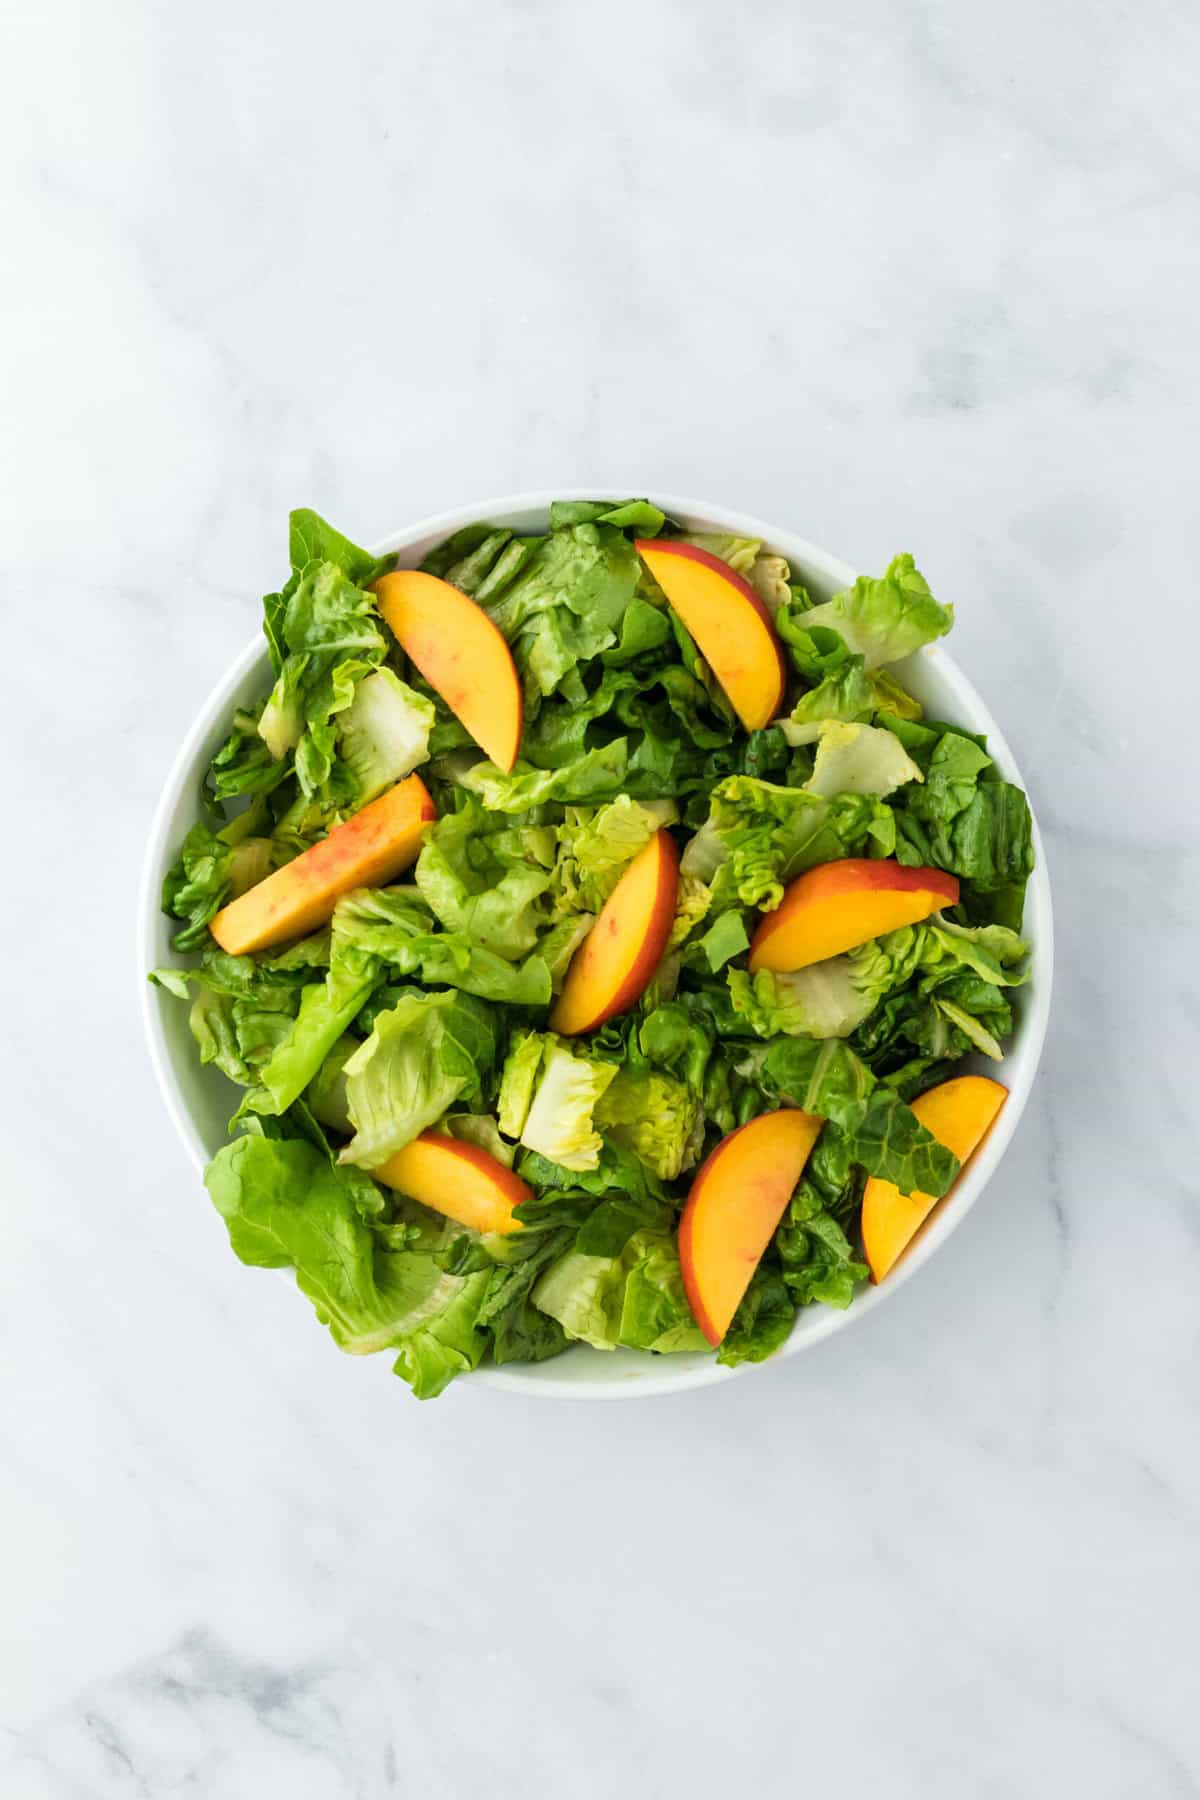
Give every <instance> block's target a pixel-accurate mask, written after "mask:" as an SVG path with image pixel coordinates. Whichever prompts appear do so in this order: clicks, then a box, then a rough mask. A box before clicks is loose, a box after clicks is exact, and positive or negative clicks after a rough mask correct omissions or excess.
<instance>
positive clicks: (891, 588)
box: [803, 555, 954, 669]
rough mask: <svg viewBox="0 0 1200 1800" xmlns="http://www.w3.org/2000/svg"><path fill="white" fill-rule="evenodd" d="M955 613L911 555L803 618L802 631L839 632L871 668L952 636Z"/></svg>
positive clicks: (863, 578) (866, 577)
mask: <svg viewBox="0 0 1200 1800" xmlns="http://www.w3.org/2000/svg"><path fill="white" fill-rule="evenodd" d="M953 623H954V608H953V607H952V606H940V605H939V604H938V602H937V601H936V600H935V599H934V598H933V595H932V594H931V593H930V591H929V586H928V583H927V582H926V580H925V578H924V576H923V575H921V574H920V572H919V571H918V569H917V567H916V565H915V563H914V562H913V559H912V557H911V556H908V555H903V556H897V557H894V558H893V559H892V561H891V562H890V563H889V564H888V567H887V570H886V572H885V573H884V574H883V575H881V576H880V577H879V578H878V579H877V580H875V579H873V578H872V577H871V576H869V575H860V576H859V578H858V580H857V581H856V582H855V583H854V586H853V587H852V588H846V589H845V590H844V591H843V592H842V593H840V594H835V595H834V596H833V599H832V600H827V601H826V602H825V604H824V605H822V606H814V607H811V608H810V609H809V610H808V611H807V612H806V613H805V614H804V615H803V627H804V630H805V631H806V632H808V633H809V634H810V635H811V633H812V632H813V630H814V628H817V629H825V630H828V631H833V632H836V633H837V635H838V637H840V638H841V640H842V642H843V643H844V644H845V645H846V647H847V649H848V650H849V651H850V653H851V655H853V656H861V657H862V659H863V662H864V664H865V666H866V667H867V668H868V669H875V668H878V667H879V665H880V664H881V663H890V662H899V661H900V660H901V658H902V657H905V656H911V655H912V653H913V651H914V650H919V649H920V648H921V646H922V645H923V644H929V643H932V642H933V640H934V639H935V638H940V637H942V636H944V635H945V633H946V632H947V631H949V629H950V627H951V625H952V624H953Z"/></svg>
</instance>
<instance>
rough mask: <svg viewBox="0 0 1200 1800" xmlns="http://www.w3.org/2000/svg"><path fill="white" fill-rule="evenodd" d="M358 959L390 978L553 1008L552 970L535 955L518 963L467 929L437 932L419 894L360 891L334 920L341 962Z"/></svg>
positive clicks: (514, 1003)
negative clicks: (410, 978) (417, 979)
mask: <svg viewBox="0 0 1200 1800" xmlns="http://www.w3.org/2000/svg"><path fill="white" fill-rule="evenodd" d="M352 954H353V955H357V957H358V959H359V962H360V965H361V966H367V967H376V968H378V969H379V970H380V972H383V971H384V970H385V969H386V971H387V972H388V973H389V974H390V975H392V976H395V975H420V977H421V979H422V981H423V982H424V983H425V984H426V985H427V986H432V987H443V986H444V987H455V988H461V989H463V991H464V992H465V993H468V994H477V995H478V996H479V997H480V999H483V1000H495V1001H499V1002H502V1003H504V1004H507V1005H510V1006H548V1005H549V1003H550V998H551V982H550V969H549V967H548V965H547V964H546V962H545V961H544V960H543V959H542V957H541V956H540V955H538V954H534V955H531V956H528V957H526V958H525V960H524V962H522V963H519V964H514V963H511V962H508V961H507V960H506V959H505V958H504V957H503V956H499V955H497V954H496V952H495V951H493V950H488V949H485V948H483V947H482V946H481V945H480V944H478V943H476V942H475V941H474V940H473V939H471V938H470V937H468V936H467V935H466V934H465V933H463V932H453V931H438V930H436V929H435V928H434V921H433V915H432V914H431V913H430V911H429V909H428V907H427V906H426V905H425V904H424V902H423V901H422V899H421V897H420V894H419V892H418V891H417V890H415V889H413V888H409V887H393V888H358V889H356V890H355V891H354V892H353V893H351V894H348V895H346V896H345V898H344V899H342V900H339V902H338V904H337V906H336V908H335V910H334V915H333V955H334V960H335V962H338V961H341V960H343V959H347V958H349V957H350V956H351V955H352Z"/></svg>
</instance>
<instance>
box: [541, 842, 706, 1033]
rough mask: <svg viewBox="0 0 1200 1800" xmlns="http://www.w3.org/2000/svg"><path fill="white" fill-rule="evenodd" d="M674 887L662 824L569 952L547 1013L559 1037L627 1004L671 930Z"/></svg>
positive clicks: (675, 861)
mask: <svg viewBox="0 0 1200 1800" xmlns="http://www.w3.org/2000/svg"><path fill="white" fill-rule="evenodd" d="M678 889H679V852H678V851H677V850H676V848H675V840H674V838H673V837H672V836H671V834H670V832H669V831H667V830H666V829H663V830H662V831H656V832H655V834H654V836H653V837H652V838H651V839H650V842H649V843H648V844H647V845H645V847H644V848H643V849H641V850H639V851H638V853H637V855H636V856H635V857H634V859H633V861H632V862H631V863H630V865H629V867H628V868H627V869H626V870H625V872H624V874H623V875H622V876H621V879H620V880H619V881H618V883H617V885H616V887H615V888H614V889H613V891H612V893H611V894H610V895H609V896H608V899H607V900H606V901H605V902H604V905H603V906H602V907H601V909H600V912H599V914H598V916H597V918H596V923H595V924H594V925H593V926H592V928H591V930H590V931H589V932H588V934H587V936H586V937H585V938H584V940H583V942H582V944H581V945H580V946H579V948H578V950H577V951H576V952H575V954H574V956H573V957H572V958H571V966H570V968H569V969H568V970H567V978H566V980H565V981H564V982H563V987H562V992H561V993H560V994H559V996H558V1000H557V1002H556V1003H555V1007H554V1011H553V1012H552V1013H551V1014H550V1029H551V1031H560V1032H562V1033H563V1035H564V1036H565V1037H573V1036H574V1035H575V1034H576V1032H580V1031H591V1030H593V1029H594V1028H595V1027H596V1026H597V1025H603V1023H604V1021H605V1020H606V1019H611V1018H612V1016H613V1014H614V1013H619V1012H624V1011H625V1010H626V1008H627V1007H630V1006H632V1005H633V1003H634V1001H635V1000H636V999H637V998H638V996H639V994H640V993H641V992H642V990H643V988H644V987H645V986H646V984H647V982H648V981H649V980H650V977H651V976H652V975H653V973H654V971H655V969H656V968H657V967H658V964H659V959H660V958H661V956H662V953H663V951H664V950H665V949H666V945H667V939H668V937H669V936H670V935H671V923H672V921H673V919H674V917H675V898H676V894H677V893H678Z"/></svg>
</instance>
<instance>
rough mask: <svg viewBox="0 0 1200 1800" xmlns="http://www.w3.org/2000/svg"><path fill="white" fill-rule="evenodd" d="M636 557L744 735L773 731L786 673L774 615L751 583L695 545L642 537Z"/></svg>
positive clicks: (780, 703)
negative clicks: (695, 649) (722, 692)
mask: <svg viewBox="0 0 1200 1800" xmlns="http://www.w3.org/2000/svg"><path fill="white" fill-rule="evenodd" d="M637 551H638V554H639V555H640V556H641V558H642V561H643V562H644V563H645V564H646V567H647V568H648V569H649V571H650V573H651V574H652V575H653V577H654V579H655V581H657V583H658V585H659V587H660V588H661V589H662V591H663V593H664V594H665V595H666V596H667V599H668V601H669V602H670V604H671V606H672V607H673V609H674V610H675V611H676V612H677V613H678V614H679V617H680V618H681V619H682V620H683V623H684V624H685V625H686V626H687V628H688V630H689V631H690V632H691V634H692V636H693V637H694V638H695V640H696V644H697V646H698V648H699V650H700V654H701V656H703V658H704V660H705V661H706V662H707V663H708V665H709V667H710V668H711V670H712V672H713V674H714V675H715V676H716V678H717V680H718V681H719V682H720V684H721V686H722V687H723V688H724V690H725V692H726V694H727V695H728V696H729V701H730V705H731V706H732V707H733V710H734V712H735V713H736V714H737V716H738V718H739V719H740V720H741V721H742V724H743V725H744V726H745V728H746V730H747V731H759V730H761V728H762V727H763V726H764V725H769V724H770V722H771V720H772V719H773V718H774V717H775V715H776V714H777V713H778V711H779V708H780V706H781V705H782V703H783V690H784V685H785V683H786V680H787V673H786V670H785V667H784V661H783V651H782V650H781V649H780V646H779V639H778V638H777V637H776V635H775V627H774V625H773V624H772V622H771V615H770V613H769V612H768V611H767V609H766V607H765V606H764V605H763V603H762V601H761V600H760V599H759V597H758V595H757V594H756V593H755V591H754V589H753V588H752V587H751V586H750V583H749V582H748V581H744V580H743V579H742V577H741V576H740V575H739V574H738V573H737V571H736V569H731V568H730V566H729V564H728V563H726V562H722V561H721V558H720V557H719V556H713V555H712V554H711V553H710V552H709V551H708V550H701V549H700V547H699V546H698V545H697V544H683V543H673V542H671V541H669V540H668V541H667V542H665V543H660V542H658V540H657V539H653V538H639V539H638V540H637Z"/></svg>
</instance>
